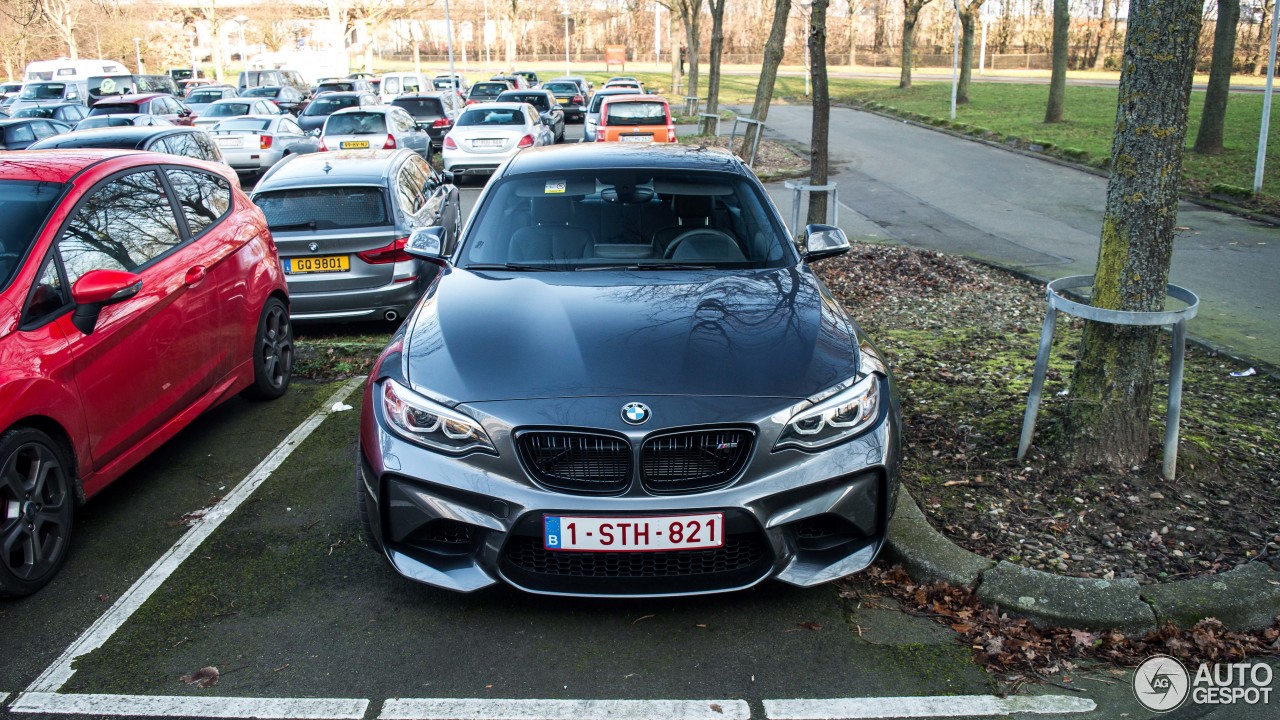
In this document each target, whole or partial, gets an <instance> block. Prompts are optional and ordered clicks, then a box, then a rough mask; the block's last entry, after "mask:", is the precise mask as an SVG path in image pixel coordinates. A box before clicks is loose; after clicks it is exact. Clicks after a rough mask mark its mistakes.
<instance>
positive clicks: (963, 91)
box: [956, 0, 986, 105]
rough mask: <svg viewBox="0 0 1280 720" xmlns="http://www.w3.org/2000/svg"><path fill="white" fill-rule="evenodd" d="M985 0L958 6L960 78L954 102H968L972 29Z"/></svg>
mask: <svg viewBox="0 0 1280 720" xmlns="http://www.w3.org/2000/svg"><path fill="white" fill-rule="evenodd" d="M985 1H986V0H971V1H970V2H969V3H967V4H965V5H961V6H960V28H961V31H962V35H961V37H962V40H961V42H960V79H959V81H957V83H956V104H957V105H967V104H968V103H969V78H970V76H971V75H973V31H974V26H975V25H977V24H978V13H980V12H982V3H983V2H985Z"/></svg>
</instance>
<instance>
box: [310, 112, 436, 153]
mask: <svg viewBox="0 0 1280 720" xmlns="http://www.w3.org/2000/svg"><path fill="white" fill-rule="evenodd" d="M396 148H409V149H410V150H413V151H414V152H416V153H418V154H419V155H421V156H422V158H423V159H424V160H426V159H429V158H430V155H429V153H430V152H431V136H430V135H428V134H427V132H426V131H425V130H423V129H422V128H420V127H418V123H417V121H416V120H414V119H413V116H412V115H410V114H409V113H408V112H407V111H406V110H405V109H404V108H401V107H396V106H394V105H365V106H362V107H352V108H345V109H342V110H339V111H338V112H336V113H334V114H332V115H330V116H329V117H327V118H325V121H324V129H322V130H321V131H320V150H322V151H325V150H369V149H373V150H395V149H396Z"/></svg>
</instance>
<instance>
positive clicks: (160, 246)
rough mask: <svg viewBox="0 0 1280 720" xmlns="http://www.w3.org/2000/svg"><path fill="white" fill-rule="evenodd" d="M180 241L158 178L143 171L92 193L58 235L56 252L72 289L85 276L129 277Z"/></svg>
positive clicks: (153, 173) (120, 178) (123, 176)
mask: <svg viewBox="0 0 1280 720" xmlns="http://www.w3.org/2000/svg"><path fill="white" fill-rule="evenodd" d="M180 241H181V236H180V235H179V233H178V222H177V218H175V217H174V215H173V208H172V207H171V206H170V205H169V197H168V195H167V194H166V193H165V192H164V188H163V187H162V186H161V185H160V178H159V176H158V175H156V172H155V171H154V170H144V171H142V172H136V173H130V174H128V175H122V176H119V177H116V178H113V179H111V180H107V181H106V182H105V183H103V184H101V185H99V186H98V187H97V188H94V189H93V191H92V192H91V194H90V196H89V198H88V199H87V200H85V201H84V203H82V204H81V205H80V207H79V208H78V209H77V210H76V214H75V216H74V217H73V218H72V219H71V222H69V223H68V224H67V227H66V229H65V230H64V231H63V233H62V237H61V238H60V239H59V241H58V252H59V253H60V254H61V255H62V264H63V267H64V268H65V269H66V272H67V281H68V282H69V283H71V284H73V285H74V284H75V281H76V280H78V279H80V276H81V275H84V274H85V273H87V272H89V271H90V270H102V269H105V270H125V271H128V272H134V271H135V270H136V269H137V268H138V267H140V266H142V265H145V264H146V263H148V262H150V261H151V260H153V259H155V258H157V257H159V256H161V255H163V254H164V253H166V252H168V251H169V250H171V249H173V248H174V247H176V246H177V245H178V244H179V243H180Z"/></svg>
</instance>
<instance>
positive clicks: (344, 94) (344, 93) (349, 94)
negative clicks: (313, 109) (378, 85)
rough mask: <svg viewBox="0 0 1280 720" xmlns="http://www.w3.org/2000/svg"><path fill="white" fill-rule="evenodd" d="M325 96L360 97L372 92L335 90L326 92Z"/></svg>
mask: <svg viewBox="0 0 1280 720" xmlns="http://www.w3.org/2000/svg"><path fill="white" fill-rule="evenodd" d="M324 95H325V97H360V96H361V95H370V96H371V95H373V93H369V92H365V91H364V90H336V91H330V92H326V93H325V94H324Z"/></svg>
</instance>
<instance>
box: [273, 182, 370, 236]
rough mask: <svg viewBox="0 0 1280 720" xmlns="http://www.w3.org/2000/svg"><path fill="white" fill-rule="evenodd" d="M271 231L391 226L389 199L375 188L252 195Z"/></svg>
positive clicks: (325, 189) (304, 189) (300, 189)
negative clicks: (388, 210)
mask: <svg viewBox="0 0 1280 720" xmlns="http://www.w3.org/2000/svg"><path fill="white" fill-rule="evenodd" d="M253 202H254V203H256V204H257V206H258V207H260V208H262V214H263V215H265V216H266V217H267V226H268V227H270V228H271V229H272V230H288V229H311V230H340V229H345V228H363V227H377V226H381V225H389V224H390V220H388V217H389V216H388V215H387V202H386V199H385V197H384V196H383V193H382V190H381V189H380V188H375V187H360V186H357V187H322V188H299V189H297V190H276V191H271V192H264V193H261V194H258V195H255V196H254V197H253Z"/></svg>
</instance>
